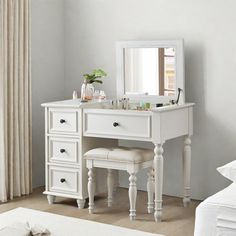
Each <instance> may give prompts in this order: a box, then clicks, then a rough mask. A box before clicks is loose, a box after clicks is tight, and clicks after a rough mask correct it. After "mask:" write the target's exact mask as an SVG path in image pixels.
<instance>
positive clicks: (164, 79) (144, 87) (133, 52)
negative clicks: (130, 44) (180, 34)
mask: <svg viewBox="0 0 236 236" xmlns="http://www.w3.org/2000/svg"><path fill="white" fill-rule="evenodd" d="M123 50H124V54H123V55H124V78H125V80H124V83H125V94H126V95H158V96H175V95H176V52H175V48H173V47H166V48H124V49H123Z"/></svg>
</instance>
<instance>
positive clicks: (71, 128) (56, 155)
mask: <svg viewBox="0 0 236 236" xmlns="http://www.w3.org/2000/svg"><path fill="white" fill-rule="evenodd" d="M145 45H146V46H145ZM147 45H148V47H151V48H158V47H159V48H160V47H163V48H166V47H173V48H174V49H175V53H176V54H175V60H176V62H178V63H176V65H175V76H176V75H177V77H180V78H179V80H177V81H176V83H175V91H174V93H175V94H174V95H173V96H172V95H171V96H169V97H168V96H166V97H165V96H158V98H157V96H155V95H153V96H145V95H143V96H140V95H134V93H133V91H131V92H132V94H130V96H129V93H126V92H125V86H124V84H125V82H124V79H125V78H124V75H125V73H124V69H122V70H119V68H123V67H122V65H123V64H124V61H123V60H124V58H125V56H124V55H123V54H122V52H123V53H125V50H124V49H125V48H129V47H135V48H146V47H147ZM181 50H182V44H181V42H180V41H158V42H155V43H154V42H148V43H147V42H145V44H144V43H143V42H139V43H132V42H131V43H130V42H128V43H127V42H122V43H119V44H118V47H117V55H118V60H117V61H118V76H117V77H118V86H117V87H118V90H119V91H118V96H120V95H121V94H122V95H123V96H126V97H130V98H131V99H142V100H144V101H151V102H153V101H158V102H159V101H165V100H167V99H170V98H174V99H176V95H177V94H176V91H177V88H182V89H183V88H184V79H183V68H182V67H181V66H183V65H182V64H183V54H181ZM159 56H160V54H159ZM122 58H123V59H122ZM159 59H160V57H159ZM178 65H179V66H180V67H177V66H178ZM177 68H179V69H177ZM181 68H182V69H181ZM159 74H160V73H159ZM122 84H123V86H122ZM157 86H158V87H159V91H161V90H160V83H159V85H157ZM167 90H168V89H167ZM122 91H123V93H122ZM168 91H170V90H168ZM168 91H167V92H168ZM139 92H140V91H139ZM141 92H142V91H141ZM172 92H173V91H172ZM172 92H171V93H172ZM137 96H138V97H137ZM43 106H44V107H45V122H46V128H45V132H46V190H45V192H44V193H45V194H47V196H48V201H49V203H53V202H54V200H55V196H62V197H70V198H75V199H77V202H78V207H79V208H83V207H84V203H85V199H86V198H87V197H88V194H87V169H86V167H85V161H84V159H83V154H84V153H85V152H86V151H88V150H89V149H92V148H95V147H106V146H114V145H117V140H119V139H125V140H139V141H147V142H152V143H153V144H154V145H155V149H154V170H155V171H154V175H155V184H154V187H155V201H154V202H155V213H154V217H155V220H156V221H160V220H161V217H162V192H163V152H164V150H163V144H164V143H165V142H166V141H167V140H170V139H173V138H176V137H180V136H183V137H184V150H183V167H184V168H183V177H184V194H183V197H184V198H183V202H184V205H185V206H186V205H188V203H189V202H190V170H191V139H190V137H191V136H192V134H193V106H194V104H193V103H185V102H184V96H182V98H181V104H179V105H177V104H175V105H168V106H163V107H158V108H152V109H149V110H148V111H138V110H122V109H114V108H113V107H111V106H110V102H109V101H107V102H102V103H99V102H88V103H80V100H67V101H61V102H52V103H46V104H43ZM111 169H112V167H111ZM97 174H98V175H99V173H97ZM100 177H101V178H99V183H97V187H96V189H97V192H101V191H104V190H105V183H106V181H105V178H106V175H103V174H102V173H100ZM103 178H104V181H102V179H103Z"/></svg>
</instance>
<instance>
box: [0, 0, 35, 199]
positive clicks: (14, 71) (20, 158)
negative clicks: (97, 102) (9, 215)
mask: <svg viewBox="0 0 236 236" xmlns="http://www.w3.org/2000/svg"><path fill="white" fill-rule="evenodd" d="M30 27H31V26H30V0H0V202H5V201H7V199H12V198H13V197H15V196H22V195H25V194H29V193H31V192H32V167H31V166H32V143H31V140H32V134H31V130H32V128H31V124H32V122H31V73H30V68H31V65H30V54H31V52H30V48H31V47H30Z"/></svg>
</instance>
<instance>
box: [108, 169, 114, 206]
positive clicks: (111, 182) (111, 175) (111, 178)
mask: <svg viewBox="0 0 236 236" xmlns="http://www.w3.org/2000/svg"><path fill="white" fill-rule="evenodd" d="M114 182H115V181H114V173H113V170H111V169H107V192H108V197H107V206H108V207H111V206H112V199H113V188H114Z"/></svg>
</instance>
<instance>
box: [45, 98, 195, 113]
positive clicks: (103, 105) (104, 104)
mask: <svg viewBox="0 0 236 236" xmlns="http://www.w3.org/2000/svg"><path fill="white" fill-rule="evenodd" d="M194 105H195V104H194V103H184V104H181V105H177V104H174V105H167V106H163V107H157V108H151V109H150V110H147V111H145V110H143V111H138V110H124V109H115V108H112V107H110V100H104V101H96V100H94V101H89V102H81V99H71V100H63V101H55V102H49V103H43V104H42V105H41V106H43V107H61V108H88V109H96V110H97V112H102V110H106V111H107V112H110V113H114V112H121V111H124V112H131V113H133V112H143V113H148V112H164V111H171V110H178V109H182V108H187V107H192V106H194Z"/></svg>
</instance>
